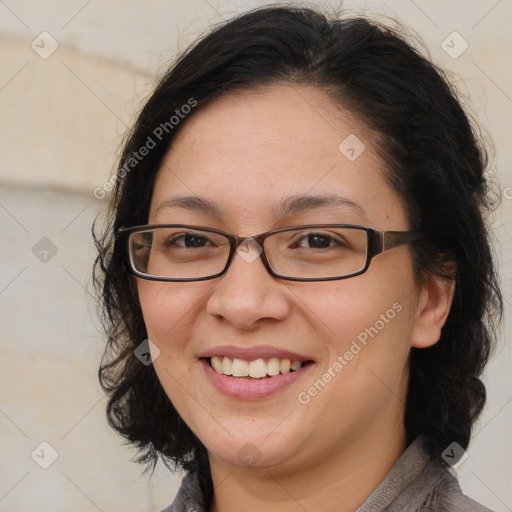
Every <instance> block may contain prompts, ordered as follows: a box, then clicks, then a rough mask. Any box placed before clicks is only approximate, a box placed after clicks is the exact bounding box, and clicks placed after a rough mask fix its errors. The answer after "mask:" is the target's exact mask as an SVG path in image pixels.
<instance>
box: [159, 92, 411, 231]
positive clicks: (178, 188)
mask: <svg viewBox="0 0 512 512" xmlns="http://www.w3.org/2000/svg"><path fill="white" fill-rule="evenodd" d="M372 139H373V136H372V133H371V131H370V130H369V129H368V128H367V127H366V126H364V125H363V124H362V123H361V122H359V120H358V119H356V118H355V116H353V115H351V114H348V113H347V112H345V111H343V110H342V109H341V108H340V107H339V106H338V105H336V104H335V103H334V102H333V101H332V100H331V99H329V98H328V97H327V95H326V94H325V93H324V92H323V91H321V90H318V89H316V88H312V87H306V86H300V87H299V86H289V85H281V86H273V87H265V88H261V89H258V90H255V91H238V92H235V93H229V94H226V95H225V96H223V97H221V98H219V99H217V100H215V101H214V102H212V103H211V104H209V105H208V106H206V107H204V108H203V109H200V110H198V111H197V112H195V113H194V115H193V116H192V117H191V118H190V119H188V120H186V122H185V124H184V125H183V126H182V128H181V131H180V132H179V133H178V135H177V137H176V138H175V140H174V141H173V143H172V145H171V147H170V148H169V150H168V152H167V154H166V156H165V158H164V161H163V163H162V166H161V168H160V170H159V171H158V175H157V179H156V182H155V187H154V191H153V200H152V205H151V213H150V217H155V215H156V213H157V209H158V208H159V206H160V205H161V204H162V202H165V201H166V200H168V199H169V197H171V196H176V195H187V196H201V197H205V198H210V199H212V200H213V201H214V202H215V203H217V204H218V205H220V209H221V210H222V212H223V214H226V215H230V214H235V213H237V214H242V215H244V216H245V217H246V219H248V220H251V219H252V220H253V221H254V222H256V221H259V220H263V219H264V218H266V219H267V220H269V219H270V218H271V217H275V216H276V215H277V214H279V212H280V211H281V213H283V211H282V209H281V208H280V207H279V205H281V206H282V205H283V203H286V201H287V198H290V197H295V198H296V197H298V196H308V195H312V196H318V195H323V196H325V195H338V196H341V197H343V198H346V199H347V201H346V202H347V203H348V202H352V203H356V204H357V205H360V206H361V209H363V210H364V211H365V213H368V217H370V218H371V217H377V216H378V215H380V214H382V212H383V207H385V206H386V204H387V206H388V207H389V208H387V209H386V212H385V215H387V216H389V215H391V217H397V218H399V217H400V216H402V217H403V209H402V208H401V201H399V200H398V198H397V195H396V194H395V192H394V191H393V190H392V189H391V187H390V186H389V184H388V183H387V180H386V179H385V177H384V174H383V163H382V161H381V159H380V157H379V156H378V154H377V152H376V149H375V147H374V145H373V143H372ZM332 205H333V203H332V202H331V206H332ZM367 210H368V211H367ZM210 213H213V211H211V212H210ZM217 213H218V212H217ZM402 220H403V219H402Z"/></svg>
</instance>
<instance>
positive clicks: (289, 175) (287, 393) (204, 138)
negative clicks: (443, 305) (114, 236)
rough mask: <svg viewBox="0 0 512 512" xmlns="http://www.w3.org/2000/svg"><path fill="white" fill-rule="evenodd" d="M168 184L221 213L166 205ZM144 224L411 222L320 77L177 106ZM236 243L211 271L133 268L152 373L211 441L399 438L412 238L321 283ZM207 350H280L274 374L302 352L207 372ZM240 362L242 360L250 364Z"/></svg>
mask: <svg viewBox="0 0 512 512" xmlns="http://www.w3.org/2000/svg"><path fill="white" fill-rule="evenodd" d="M356 137H357V138H356ZM344 141H345V142H344ZM362 144H364V147H363V145H362ZM328 194H329V195H333V194H335V195H337V196H339V198H340V200H339V203H338V204H332V202H331V203H326V204H323V205H322V204H321V201H317V204H315V205H311V204H310V205H309V207H308V208H305V207H304V208H302V209H301V208H300V205H301V203H298V206H299V208H297V209H294V210H292V211H289V212H288V213H286V214H284V215H283V212H282V211H281V213H280V212H279V208H278V206H286V205H289V204H290V203H291V200H292V199H296V198H297V197H298V196H306V197H309V196H325V195H328ZM177 196H193V197H194V198H198V197H200V198H202V199H204V200H206V201H208V202H210V203H213V204H214V205H215V206H216V208H217V210H218V212H217V214H214V213H213V212H212V211H210V210H207V209H205V210H203V211H201V210H200V209H199V208H198V207H197V204H198V203H197V201H196V202H195V203H192V202H190V201H189V202H188V203H187V201H181V203H180V205H174V206H172V205H170V204H169V203H167V204H165V202H166V201H167V200H168V199H169V198H176V197H177ZM302 205H303V206H304V202H303V203H302ZM148 222H149V223H151V224H153V223H155V224H170V223H172V224H174V223H176V224H192V225H196V226H205V227H210V228H217V229H220V230H223V231H227V232H230V233H233V234H236V235H239V236H243V237H251V236H253V235H256V234H259V233H262V232H265V231H269V230H272V229H277V228H281V227H286V226H293V225H303V224H324V223H343V224H355V225H362V226H369V227H373V228H375V229H378V230H407V229H409V225H408V222H407V218H406V215H405V212H404V205H403V202H402V201H401V199H400V198H399V197H398V196H397V194H396V193H395V192H394V191H393V190H392V189H391V188H390V186H389V185H388V183H387V181H386V180H385V178H384V177H383V162H382V161H381V159H380V158H379V157H378V155H377V153H376V150H375V142H374V139H373V138H372V134H371V132H370V131H369V130H367V129H365V127H364V126H363V125H362V124H361V123H360V122H358V121H357V120H356V119H354V118H353V117H352V116H350V115H348V114H347V113H345V112H343V111H342V110H340V109H339V108H337V107H336V106H335V104H334V103H332V101H331V100H330V99H329V98H328V97H327V96H326V95H325V94H324V93H323V92H322V91H320V90H317V89H314V88H310V87H306V86H302V87H295V86H294V87H291V86H286V85H281V86H275V87H269V88H264V89H259V90H257V91H251V92H247V91H245V92H237V93H230V94H228V95H225V96H224V97H222V98H220V99H218V100H216V101H215V102H213V103H212V104H210V105H209V106H207V107H206V108H204V109H202V110H200V111H197V112H196V113H195V114H194V116H193V117H191V118H190V119H189V120H187V121H186V124H185V125H184V126H183V127H182V130H181V131H180V133H179V134H178V136H177V138H176V139H175V140H174V142H173V144H172V147H171V148H170V150H169V151H168V153H167V155H166V157H165V159H164V162H163V165H162V167H161V169H160V170H159V172H158V175H157V178H156V182H155V186H154V192H153V197H152V202H151V209H150V214H149V219H148ZM250 250H253V249H250ZM250 250H249V252H250ZM247 254H248V253H244V252H243V251H242V252H240V254H238V253H237V254H235V256H234V259H233V261H232V263H231V266H230V268H229V270H228V271H227V273H226V274H224V275H223V276H222V277H219V278H216V279H213V280H209V281H199V282H181V283H179V282H153V281H147V280H138V281H137V284H138V291H139V295H140V302H141V306H142V311H143V315H144V320H145V323H146V326H147V331H148V336H149V339H150V340H151V341H152V342H153V343H154V344H155V345H156V346H157V347H158V349H159V350H160V354H159V356H158V357H156V358H155V361H154V367H155V371H156V372H157V375H158V378H159V380H160V382H161V383H162V386H163V388H164V389H165V392H166V393H167V395H168V397H169V398H170V400H171V401H172V403H173V404H174V406H175V407H176V409H177V411H178V412H179V414H180V415H181V417H182V418H183V419H184V421H185V422H186V423H187V424H188V425H189V427H190V428H191V429H192V430H193V431H194V432H195V433H196V435H197V436H198V437H199V439H201V441H202V442H203V443H204V445H205V446H206V447H207V448H208V450H209V452H210V455H211V456H212V457H214V458H221V459H223V460H224V461H227V462H229V463H232V464H234V465H237V466H247V465H249V466H257V467H265V468H274V469H275V470H278V469H282V470H286V471H287V470H290V469H293V468H295V467H301V465H303V464H305V463H308V464H312V463H315V461H316V462H322V461H324V460H327V458H328V457H333V456H334V455H336V453H341V452H343V451H345V452H347V451H348V450H353V451H354V450H357V447H358V446H359V447H361V446H363V443H366V445H364V446H367V447H368V446H369V445H371V443H373V442H375V441H374V440H375V439H376V438H377V439H381V441H380V442H382V434H383V433H385V434H386V435H396V438H397V439H400V440H401V439H402V437H403V426H402V423H403V422H402V417H403V411H404V399H405V393H406V388H407V377H408V354H409V350H410V345H411V338H412V335H413V331H414V328H415V321H416V318H417V311H416V310H417V302H418V301H417V298H418V290H417V287H416V285H415V281H414V278H413V270H412V263H411V256H410V247H409V246H402V247H399V248H395V249H393V250H390V251H387V252H385V253H382V254H380V255H379V256H377V257H376V258H375V259H374V260H373V261H372V263H371V265H370V268H369V269H368V271H367V272H366V273H364V274H362V275H359V276H357V277H352V278H349V279H344V280H335V281H324V282H293V281H285V280H280V279H277V278H275V277H272V276H271V275H270V274H269V273H268V272H267V270H266V269H265V267H264V265H263V263H262V261H261V258H256V259H254V258H252V257H247ZM211 355H217V356H219V357H220V360H221V361H222V360H223V357H224V356H226V357H228V358H229V359H231V360H233V359H240V360H242V361H247V362H250V361H254V360H257V359H259V358H261V359H264V361H265V363H269V361H270V359H271V358H273V359H276V358H277V360H278V362H277V363H276V361H275V360H274V361H273V362H271V363H270V364H269V365H267V367H266V368H267V370H268V371H269V372H270V371H273V372H275V371H276V368H277V371H281V368H282V369H283V371H284V372H286V367H287V365H288V363H287V362H286V359H290V362H291V363H293V361H294V360H298V361H303V362H304V361H308V363H307V364H305V365H304V366H302V367H301V369H300V370H297V371H296V372H290V373H288V374H287V373H284V374H282V375H281V374H280V375H277V376H272V377H266V378H265V379H252V378H251V379H248V378H246V377H245V378H244V377H233V376H225V375H220V374H218V373H216V371H215V370H213V369H212V368H211V366H210V363H209V361H210V360H209V356H211ZM225 364H226V368H228V367H229V361H227V362H225ZM235 364H236V365H237V367H241V368H242V370H241V372H242V373H243V371H244V370H243V368H244V365H245V363H244V362H236V363H235ZM254 365H255V367H258V365H260V367H261V363H254ZM263 368H264V369H265V367H264V366H263ZM270 368H274V370H270ZM228 372H229V370H228ZM273 379H276V380H273Z"/></svg>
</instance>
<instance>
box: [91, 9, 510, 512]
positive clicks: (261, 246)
mask: <svg viewBox="0 0 512 512" xmlns="http://www.w3.org/2000/svg"><path fill="white" fill-rule="evenodd" d="M485 166H486V161H485V151H484V149H483V148H481V147H480V144H479V141H478V137H477V136H476V133H475V131H474V129H473V128H472V127H471V125H470V123H469V121H468V118H467V116H466V115H465V113H464V112H463V110H462V108H461V106H460V104H459V102H458V101H457V99H456V96H455V94H454V92H453V91H452V89H451V87H450V85H448V83H447V82H446V80H445V79H444V77H443V74H442V72H440V71H439V70H438V69H436V68H435V66H433V65H432V64H431V63H430V62H429V61H428V60H426V59H425V58H424V57H422V56H421V55H420V54H419V53H417V52H416V51H415V50H414V49H413V48H412V47H411V46H410V45H409V44H407V43H406V42H405V41H404V40H403V39H402V38H401V37H400V36H399V35H398V34H397V33H395V32H394V31H393V30H391V29H389V28H386V27H384V26H381V25H379V24H376V23H373V22H370V21H368V20H366V19H362V18H354V19H344V20H327V19H326V18H325V17H323V16H322V15H321V14H319V13H317V12H315V11H312V10H308V9H297V8H285V7H274V8H265V9H259V10H256V11H253V12H249V13H247V14H244V15H243V16H240V17H238V18H236V19H234V20H231V21H229V22H227V23H225V24H224V25H222V26H220V27H219V28H217V29H215V30H213V31H212V32H211V33H210V34H209V35H208V36H206V37H205V38H203V39H202V40H200V41H199V42H197V43H196V44H195V45H194V46H193V47H191V48H190V49H189V50H188V51H187V52H186V53H185V54H184V55H183V56H182V57H181V58H180V59H179V60H178V62H177V63H175V65H174V66H173V67H172V68H171V69H170V70H169V71H168V72H167V74H166V75H165V76H164V77H163V79H162V80H161V81H160V83H159V85H158V86H157V88H156V90H155V92H154V93H153V94H152V96H151V97H150V98H149V100H148V101H147V103H146V104H145V106H144V108H143V109H142V111H141V113H140V115H139V117H138V119H137V122H136V123H135V126H134V127H133V129H132V131H131V133H130V135H129V137H128V139H127V142H126V145H125V147H124V151H123V154H122V156H121V160H120V165H119V172H118V175H117V179H116V188H115V193H114V196H113V203H112V208H113V210H112V217H111V221H110V222H109V224H108V226H106V229H105V231H104V234H103V236H101V237H98V239H97V244H98V247H99V256H98V260H97V265H96V282H97V285H98V288H99V290H100V291H101V292H102V297H103V304H102V305H103V310H104V313H105V316H104V319H105V324H106V328H107V334H108V347H107V350H106V353H105V356H104V361H103V363H102V366H101V368H100V372H99V375H100V380H101V383H102V385H103V387H104V389H105V391H106V392H107V393H108V395H109V403H108V410H107V415H108V419H109V422H110V424H111V426H112V427H113V428H115V429H116V430H117V431H118V432H119V433H120V434H122V435H123V436H124V437H125V438H126V439H127V440H129V441H130V442H131V443H133V444H134V445H135V446H137V447H138V448H139V449H140V453H141V456H140V458H139V459H138V460H139V461H141V462H152V463H155V462H156V460H157V459H158V457H159V456H162V458H163V460H164V461H166V462H168V463H172V464H173V465H174V466H175V467H176V468H184V469H185V470H187V471H188V474H187V476H186V477H185V479H184V481H183V483H182V486H181V489H180V491H179V493H178V496H177V497H176V498H175V500H174V502H173V504H172V505H171V506H170V507H169V508H167V509H166V510H168V511H174V512H177V511H192V510H197V511H214V512H228V511H232V510H240V509H242V510H244V511H249V512H250V511H254V510H275V511H295V510H325V511H338V512H339V511H354V510H358V511H374V510H400V511H404V510H405V511H413V510H414V511H416V510H421V511H426V510H429V511H430V510H431V511H439V510H464V511H482V510H488V509H486V508H485V507H483V506H481V505H479V504H477V503H475V502H474V501H473V500H471V499H469V498H468V497H466V496H464V495H463V494H462V492H461V490H460V488H459V486H458V484H457V481H456V479H455V478H454V477H453V476H452V475H451V473H450V472H449V471H448V468H449V467H450V466H453V465H454V464H455V463H456V462H457V461H458V460H459V459H461V457H462V456H463V455H464V450H465V449H466V448H467V446H468V443H469V440H470V435H471V427H472V425H473V423H474V422H475V420H476V418H477V417H478V415H479V413H480V411H481V410H482V407H483V405H484V402H485V388H484V386H483V384H482V382H481V381H480V379H479V376H480V375H481V373H482V370H483V368H484V366H485V364H486V362H487V360H488V357H489V354H490V352H491V349H492V346H493V344H494V341H495V331H494V328H495V325H496V322H497V320H498V319H499V316H500V314H501V308H502V306H501V295H500V291H499V288H498V285H497V280H496V276H495V269H494V264H493V260H492V255H491V249H490V245H489V240H488V233H487V227H486V225H485V223H484V221H483V210H484V209H485V208H486V207H488V206H489V205H488V190H487V188H488V187H487V183H486V178H485V176H484V169H485ZM112 234H113V235H112ZM495 320H496V322H495Z"/></svg>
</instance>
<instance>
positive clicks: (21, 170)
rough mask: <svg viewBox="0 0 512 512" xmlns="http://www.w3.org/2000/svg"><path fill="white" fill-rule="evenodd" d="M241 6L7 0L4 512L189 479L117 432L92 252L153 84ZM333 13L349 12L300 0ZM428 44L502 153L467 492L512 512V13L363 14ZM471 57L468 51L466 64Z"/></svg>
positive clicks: (73, 503) (396, 4)
mask: <svg viewBox="0 0 512 512" xmlns="http://www.w3.org/2000/svg"><path fill="white" fill-rule="evenodd" d="M271 3H273V2H264V1H261V2H256V1H242V0H187V1H178V0H149V1H146V2H138V1H134V0H127V1H120V0H110V1H101V2H100V1H98V0H88V1H86V0H67V1H64V0H54V1H47V2H37V1H35V0H5V1H3V0H2V1H0V62H1V65H0V113H1V115H0V140H1V141H2V142H1V144H0V231H1V240H2V242H3V243H2V245H1V248H0V315H1V326H2V334H3V335H2V338H1V340H0V347H1V349H0V350H1V357H0V511H5V512H7V511H9V512H17V511H19V512H21V511H23V512H24V511H27V510H38V511H41V512H44V511H52V512H57V511H65V510H66V511H67V510H73V511H75V512H93V511H98V510H100V511H103V512H106V511H124V512H129V511H134V512H135V511H138V512H140V511H148V512H149V511H157V510H159V509H161V508H163V507H164V506H165V505H167V504H168V503H170V502H171V500H172V498H173V497H174V494H175V492H176V490H177V485H178V484H179V480H180V475H171V474H170V473H169V472H168V470H167V469H166V468H164V467H162V466H160V465H159V466H158V467H157V471H156V472H155V474H154V475H153V477H152V478H151V479H150V478H149V475H143V474H141V471H142V469H143V468H142V467H141V466H138V465H136V464H134V463H132V462H130V459H131V457H133V455H134V452H133V451H132V450H130V449H129V448H127V447H125V446H123V445H122V441H121V439H120V438H119V437H117V436H116V435H115V434H114V433H113V432H112V431H111V430H110V429H109V427H108V426H107V424H106V421H105V417H104V409H105V402H106V400H105V399H104V397H103V395H102V392H101V389H100V387H99V384H98V383H97V377H96V372H97V367H98V363H99V358H100V354H101V352H102V348H103V343H104V341H103V338H102V334H101V332H100V328H99V323H98V320H97V318H96V314H95V311H94V300H93V297H92V296H91V293H92V288H91V283H90V280H91V279H90V268H91V264H92V260H93V258H94V254H95V253H94V247H93V244H92V239H91V236H90V229H91V224H92V221H93V220H94V218H95V217H96V215H97V214H98V213H99V212H101V211H104V209H105V207H106V203H107V199H97V198H96V197H95V196H94V193H93V192H94V190H95V189H96V188H97V187H102V186H103V184H104V183H105V182H106V181H107V180H108V177H109V175H110V172H111V169H112V168H113V166H114V162H115V156H116V155H117V151H118V146H119V143H120V142H121V138H122V136H123V133H124V132H125V130H126V129H127V127H128V126H129V125H130V123H131V122H132V120H133V119H134V116H135V114H136V112H137V110H138V108H139V107H140V106H141V104H142V101H143V99H144V98H145V97H146V96H147V94H148V93H149V92H150V90H151V87H152V85H153V84H154V79H155V77H156V76H157V75H158V74H159V73H161V72H162V71H163V70H164V69H165V67H166V63H168V62H169V60H170V59H172V58H173V57H174V56H175V55H176V53H177V52H179V51H180V50H182V49H184V48H185V47H186V46H187V44H188V43H189V42H191V41H192V40H193V39H194V38H196V37H197V36H198V35H199V34H200V33H201V32H202V31H203V30H204V29H205V28H206V27H208V26H209V25H210V24H212V23H216V22H219V21H222V20H223V19H227V18H229V17H230V16H231V15H233V14H236V13H238V12H241V11H243V10H246V9H248V8H252V7H255V6H258V5H263V4H271ZM294 3H296V4H306V5H308V4H309V5H321V6H324V7H326V8H327V9H329V8H331V9H332V8H338V7H339V6H340V5H341V3H340V2H333V1H331V2H294ZM344 6H345V8H347V9H349V10H351V11H352V12H354V13H365V14H369V15H372V16H391V17H393V18H397V19H399V20H400V21H402V22H404V23H405V24H406V25H408V26H410V27H411V28H412V29H413V30H414V31H416V32H417V33H418V34H419V35H420V37H421V38H422V39H423V40H424V41H425V43H426V45H427V47H428V49H429V50H430V53H431V56H432V58H433V60H434V61H435V62H437V63H439V64H441V65H442V66H443V67H444V68H445V69H447V70H448V71H449V72H450V73H452V76H453V77H454V80H456V81H457V84H458V86H459V88H460V90H461V92H462V94H463V95H465V96H466V97H468V98H470V101H471V105H472V107H471V108H472V111H473V112H474V114H475V116H476V117H477V118H478V119H479V120H480V122H481V124H482V125H483V127H484V129H485V131H486V132H487V133H489V134H490V135H491V136H492V138H493V141H494V147H495V155H494V157H493V161H492V168H493V169H494V170H495V172H496V173H497V176H498V178H499V179H500V181H501V185H502V203H501V207H500V209H499V211H498V212H497V213H496V215H495V217H494V219H493V222H494V226H495V229H496V239H497V240H496V252H497V255H498V257H499V261H500V270H501V277H502V281H503V291H504V294H505V306H506V317H505V326H504V330H503V334H502V339H501V345H500V347H499V349H498V351H497V354H496V356H495V358H494V359H493V361H492V363H491V364H490V365H489V367H488V369H487V372H486V382H487V384H488V393H489V400H488V404H487V406H486V409H485V412H484V414H483V416H482V418H481V420H480V421H479V423H478V425H477V427H476V429H475V432H476V433H475V436H474V440H473V442H472V445H471V447H470V450H469V458H468V459H467V460H466V462H464V464H462V465H461V466H460V468H459V469H458V470H457V471H458V474H459V478H460V481H461V483H462V486H463V489H464V490H465V492H466V493H467V494H469V495H470V496H473V497H475V498H476V499H477V500H478V501H480V502H481V503H484V504H485V505H487V506H488V507H490V508H492V509H493V510H495V511H498V512H505V511H510V510H512V488H511V486H510V478H511V477H510V475H511V473H512V467H511V466H512V464H511V462H510V461H511V460H512V439H511V431H512V428H511V426H512V377H511V375H512V350H511V348H510V343H508V344H507V341H510V336H511V331H510V320H509V318H510V313H511V307H510V300H511V299H512V280H511V278H512V270H511V269H512V264H511V262H512V244H511V242H510V240H511V238H512V223H511V221H512V172H511V160H512V158H511V150H510V147H511V144H510V133H511V131H512V130H511V129H512V122H511V119H512V66H511V58H510V52H511V50H512V35H511V34H512V31H511V30H510V26H511V21H512V2H510V0H471V1H463V0H455V1H450V2H446V1H442V0H431V1H427V0H414V1H413V0H397V1H391V0H390V1H381V0H368V1H362V0H359V1H357V0H354V1H347V2H345V4H344ZM466 46H467V48H466Z"/></svg>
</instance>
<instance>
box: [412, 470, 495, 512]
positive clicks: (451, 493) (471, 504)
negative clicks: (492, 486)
mask: <svg viewBox="0 0 512 512" xmlns="http://www.w3.org/2000/svg"><path fill="white" fill-rule="evenodd" d="M441 469H442V475H441V478H440V480H439V483H438V484H437V485H436V486H435V487H434V488H433V489H432V491H431V492H430V493H429V494H428V496H427V498H426V499H425V502H424V503H423V505H422V506H421V508H420V509H419V511H418V512H430V511H434V510H446V511H449V512H492V511H491V510H490V509H488V508H487V507H484V506H483V505H480V503H477V502H476V501H474V500H472V499H471V498H470V497H469V496H466V495H465V494H464V493H463V492H462V490H461V488H460V486H459V483H458V482H457V479H456V478H455V477H454V476H452V475H451V474H450V472H449V471H448V470H447V469H446V468H441Z"/></svg>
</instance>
